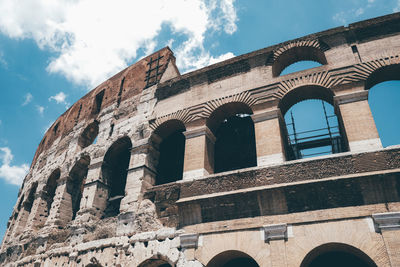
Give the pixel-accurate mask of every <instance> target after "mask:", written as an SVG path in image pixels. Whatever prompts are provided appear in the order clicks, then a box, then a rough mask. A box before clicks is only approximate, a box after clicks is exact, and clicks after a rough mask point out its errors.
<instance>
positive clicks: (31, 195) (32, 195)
mask: <svg viewBox="0 0 400 267" xmlns="http://www.w3.org/2000/svg"><path fill="white" fill-rule="evenodd" d="M37 186H38V183H37V182H34V183H33V184H32V186H31V190H29V194H28V197H27V198H26V201H25V202H24V209H25V211H26V212H28V213H30V212H31V210H32V206H33V201H35V193H36V189H37Z"/></svg>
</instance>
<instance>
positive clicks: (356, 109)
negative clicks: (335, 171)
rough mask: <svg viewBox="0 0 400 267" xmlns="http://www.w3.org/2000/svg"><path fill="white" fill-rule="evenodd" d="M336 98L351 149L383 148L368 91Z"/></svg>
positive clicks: (355, 150) (356, 150) (357, 150)
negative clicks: (370, 106)
mask: <svg viewBox="0 0 400 267" xmlns="http://www.w3.org/2000/svg"><path fill="white" fill-rule="evenodd" d="M362 90H363V89H362ZM334 99H335V103H336V105H338V107H339V110H340V114H341V116H342V121H343V125H344V130H345V132H346V136H347V140H348V142H349V148H350V151H352V152H359V151H368V150H374V149H380V148H382V144H381V139H380V138H379V135H378V131H377V129H376V126H375V121H374V119H373V117H372V113H371V110H370V108H369V104H368V91H366V90H363V91H357V92H353V93H349V94H344V95H339V96H335V98H334Z"/></svg>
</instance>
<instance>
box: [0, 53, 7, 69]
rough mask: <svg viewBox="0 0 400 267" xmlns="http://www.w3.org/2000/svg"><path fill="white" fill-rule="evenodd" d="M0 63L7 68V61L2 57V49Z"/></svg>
mask: <svg viewBox="0 0 400 267" xmlns="http://www.w3.org/2000/svg"><path fill="white" fill-rule="evenodd" d="M0 65H2V66H3V67H4V68H6V69H8V62H7V61H6V59H5V58H4V53H3V51H0Z"/></svg>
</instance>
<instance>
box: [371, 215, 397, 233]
mask: <svg viewBox="0 0 400 267" xmlns="http://www.w3.org/2000/svg"><path fill="white" fill-rule="evenodd" d="M372 218H373V219H374V222H375V226H376V230H378V231H379V232H382V231H383V230H400V212H385V213H376V214H372Z"/></svg>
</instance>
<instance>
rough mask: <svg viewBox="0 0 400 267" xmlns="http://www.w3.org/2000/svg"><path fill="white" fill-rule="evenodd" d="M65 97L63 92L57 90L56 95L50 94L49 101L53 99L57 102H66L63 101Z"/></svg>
mask: <svg viewBox="0 0 400 267" xmlns="http://www.w3.org/2000/svg"><path fill="white" fill-rule="evenodd" d="M66 98H67V95H66V94H64V93H63V92H59V93H58V94H56V95H53V96H50V97H49V101H51V100H54V101H56V102H57V104H67V103H66V102H65V99H66Z"/></svg>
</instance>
